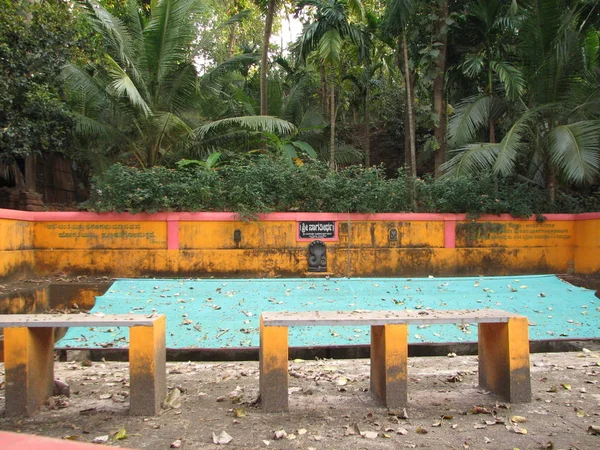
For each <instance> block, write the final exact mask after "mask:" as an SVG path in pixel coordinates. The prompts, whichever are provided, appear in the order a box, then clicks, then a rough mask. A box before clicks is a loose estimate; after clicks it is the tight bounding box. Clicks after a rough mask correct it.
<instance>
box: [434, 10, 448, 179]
mask: <svg viewBox="0 0 600 450" xmlns="http://www.w3.org/2000/svg"><path fill="white" fill-rule="evenodd" d="M438 4H439V3H438ZM438 17H439V19H438V21H437V23H436V31H437V41H438V42H439V43H441V44H442V45H440V46H439V47H437V49H438V50H439V51H440V54H439V55H438V57H437V58H436V60H435V66H436V68H437V76H436V77H435V79H434V80H433V113H434V114H435V115H437V117H438V119H439V120H438V124H437V126H436V127H435V128H434V130H433V136H434V138H435V140H436V142H437V144H438V148H437V150H436V152H435V158H434V163H435V177H436V178H438V177H439V176H440V175H441V174H442V169H441V166H442V164H444V162H445V161H446V102H445V99H444V91H445V83H444V79H445V76H446V50H447V44H448V31H447V28H448V25H447V24H446V19H447V18H448V0H442V1H441V4H440V5H439V8H438Z"/></svg>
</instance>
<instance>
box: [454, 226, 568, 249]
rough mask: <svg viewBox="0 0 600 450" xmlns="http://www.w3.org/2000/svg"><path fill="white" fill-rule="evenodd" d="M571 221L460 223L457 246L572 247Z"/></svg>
mask: <svg viewBox="0 0 600 450" xmlns="http://www.w3.org/2000/svg"><path fill="white" fill-rule="evenodd" d="M574 243H575V227H574V223H573V222H571V221H564V220H563V221H550V220H548V221H546V222H532V221H498V222H492V221H485V222H483V221H464V222H457V224H456V247H459V248H460V247H463V248H471V247H504V248H509V247H512V248H523V247H572V246H573V245H574Z"/></svg>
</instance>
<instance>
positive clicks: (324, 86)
mask: <svg viewBox="0 0 600 450" xmlns="http://www.w3.org/2000/svg"><path fill="white" fill-rule="evenodd" d="M328 105H329V95H327V73H326V71H325V63H324V62H322V61H321V107H322V111H323V117H324V118H325V117H327V116H328V115H329V106H328Z"/></svg>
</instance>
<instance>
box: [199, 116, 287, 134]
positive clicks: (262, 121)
mask: <svg viewBox="0 0 600 450" xmlns="http://www.w3.org/2000/svg"><path fill="white" fill-rule="evenodd" d="M232 127H234V128H235V127H237V128H243V129H246V130H251V131H264V132H268V133H278V134H291V133H294V132H295V131H296V127H295V126H294V124H292V123H290V122H288V121H286V120H283V119H278V118H277V117H271V116H243V117H230V118H227V119H221V120H216V121H214V122H211V123H208V124H206V125H203V126H201V127H199V128H197V129H196V130H194V131H195V132H196V134H197V136H198V137H200V138H202V137H204V136H206V135H207V134H208V133H212V132H218V131H219V129H222V130H228V129H230V128H232Z"/></svg>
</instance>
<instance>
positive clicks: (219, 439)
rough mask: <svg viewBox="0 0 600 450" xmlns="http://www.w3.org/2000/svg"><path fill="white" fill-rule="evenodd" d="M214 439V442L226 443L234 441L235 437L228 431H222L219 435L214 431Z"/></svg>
mask: <svg viewBox="0 0 600 450" xmlns="http://www.w3.org/2000/svg"><path fill="white" fill-rule="evenodd" d="M212 440H213V443H214V444H217V445H225V444H229V443H230V442H231V441H233V438H232V437H231V436H230V435H229V434H227V432H226V431H221V434H219V435H218V436H217V435H216V434H215V433H214V432H213V434H212Z"/></svg>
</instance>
